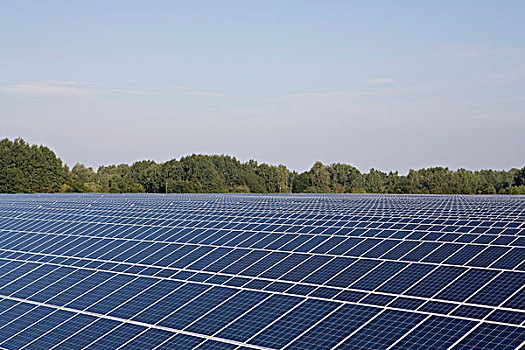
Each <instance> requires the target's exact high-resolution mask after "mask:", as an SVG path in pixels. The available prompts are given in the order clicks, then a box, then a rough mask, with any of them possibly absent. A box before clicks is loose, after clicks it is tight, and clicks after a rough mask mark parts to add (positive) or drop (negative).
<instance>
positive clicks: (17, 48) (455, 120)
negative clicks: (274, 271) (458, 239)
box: [0, 0, 525, 173]
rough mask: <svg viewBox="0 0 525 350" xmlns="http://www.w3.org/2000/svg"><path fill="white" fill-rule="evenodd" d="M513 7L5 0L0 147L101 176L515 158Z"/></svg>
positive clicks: (522, 118) (521, 80)
mask: <svg viewBox="0 0 525 350" xmlns="http://www.w3.org/2000/svg"><path fill="white" fill-rule="evenodd" d="M524 18H525V1H521V0H517V1H504V0H503V1H492V0H491V1H483V0H475V1H474V0H473V1H467V0H461V1H458V0H454V1H444V0H442V1H419V0H418V1H359V2H358V1H287V0H279V1H271V0H265V1H241V0H239V1H199V0H194V1H193V0H192V1H174V0H170V1H155V0H151V1H130V0H126V1H116V0H115V1H107V0H104V1H53V0H49V1H27V0H22V1H3V2H1V3H0V67H1V70H0V72H1V74H0V138H4V137H8V138H11V139H13V138H16V137H22V138H24V139H25V140H26V141H28V142H30V143H36V144H44V145H46V146H48V147H50V148H51V149H53V150H54V151H55V152H56V153H57V155H58V156H59V157H61V159H62V160H63V161H64V162H65V163H67V164H69V165H70V166H72V165H74V164H75V163H77V162H80V163H83V164H86V165H88V166H93V167H95V168H96V167H97V166H98V165H107V164H115V163H132V162H134V161H137V160H144V159H152V160H155V161H166V160H169V159H173V158H179V157H181V156H184V155H189V154H193V153H205V154H229V155H232V156H235V157H237V158H238V159H240V160H242V161H246V160H248V159H256V160H257V161H259V162H266V163H270V164H285V165H286V166H288V167H289V168H291V169H294V170H298V171H303V170H306V169H309V168H310V167H311V166H312V165H313V164H314V162H315V161H322V162H323V163H333V162H343V163H348V164H352V165H354V166H356V167H357V168H359V169H360V170H362V171H367V170H368V169H370V168H375V169H380V170H384V171H390V170H397V171H400V172H401V173H406V172H407V171H408V169H419V168H422V167H430V166H446V167H449V168H451V169H457V168H467V169H482V168H483V169H486V168H492V169H509V168H512V167H523V166H524V165H525V35H524V33H525V21H524V20H523V19H524Z"/></svg>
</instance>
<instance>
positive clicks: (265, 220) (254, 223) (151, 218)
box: [1, 208, 525, 235]
mask: <svg viewBox="0 0 525 350" xmlns="http://www.w3.org/2000/svg"><path fill="white" fill-rule="evenodd" d="M50 211H52V210H49V209H47V208H46V210H45V212H43V211H41V210H38V211H32V212H29V213H27V212H23V211H20V212H18V211H14V210H13V209H12V208H10V210H4V211H3V212H1V213H2V214H3V215H4V217H9V216H13V214H17V215H16V216H17V217H18V218H24V217H28V218H31V219H45V220H69V221H84V222H100V221H102V222H108V223H109V222H117V223H127V224H134V225H154V226H170V227H172V226H179V227H187V226H189V227H219V226H217V225H220V227H221V228H227V229H250V230H252V229H253V230H259V231H261V230H262V231H279V232H295V231H290V230H294V229H296V228H299V229H301V231H300V232H302V233H308V232H312V233H321V232H323V229H325V230H326V229H330V230H336V231H337V230H338V231H337V232H340V233H341V234H344V233H346V232H350V229H352V228H353V229H394V230H419V231H434V232H461V233H491V234H510V235H514V234H519V233H520V232H522V230H523V229H524V228H525V226H524V225H525V224H523V223H522V222H520V221H497V220H473V219H468V220H467V219H453V220H451V219H443V218H440V217H437V218H433V219H429V218H421V217H414V218H410V217H407V215H406V213H405V215H404V216H403V217H381V216H378V217H367V216H342V215H312V214H310V215H306V214H304V215H294V214H289V215H276V214H272V215H258V216H253V215H247V214H246V212H245V213H244V215H242V216H241V215H239V216H232V215H220V214H215V215H189V214H178V215H173V214H172V213H170V212H168V213H166V212H161V213H158V214H157V215H158V216H160V217H156V216H157V215H152V213H151V210H149V211H148V212H144V213H137V212H136V211H135V212H132V213H121V212H113V211H109V212H107V213H105V215H102V213H99V212H91V211H88V210H85V209H84V210H77V211H73V212H72V211H70V210H69V211H67V212H64V211H60V213H50ZM122 214H125V215H122ZM282 216H285V217H282ZM116 220H118V221H116ZM313 230H315V231H313ZM330 233H331V232H330Z"/></svg>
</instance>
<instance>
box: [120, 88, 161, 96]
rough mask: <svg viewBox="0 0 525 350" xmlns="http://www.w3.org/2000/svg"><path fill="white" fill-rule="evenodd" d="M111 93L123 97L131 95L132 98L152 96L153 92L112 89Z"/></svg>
mask: <svg viewBox="0 0 525 350" xmlns="http://www.w3.org/2000/svg"><path fill="white" fill-rule="evenodd" d="M111 91H113V92H117V93H120V94H123V95H132V96H153V95H155V94H154V93H153V92H149V91H143V90H132V89H113V90H111Z"/></svg>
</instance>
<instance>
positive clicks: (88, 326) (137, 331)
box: [0, 194, 525, 349]
mask: <svg viewBox="0 0 525 350" xmlns="http://www.w3.org/2000/svg"><path fill="white" fill-rule="evenodd" d="M523 345H525V197H524V196H464V195H454V196H446V195H439V196H428V195H357V194H354V195H351V194H348V195H336V194H332V195H316V194H312V195H306V194H305V195H252V194H194V195H189V194H182V195H178V194H172V195H154V194H126V195H121V194H115V195H110V194H83V195H74V194H71V195H69V194H53V195H46V194H35V195H0V348H5V349H22V348H24V349H375V348H377V349H449V348H450V349H516V348H519V347H522V346H523Z"/></svg>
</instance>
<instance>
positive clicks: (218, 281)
mask: <svg viewBox="0 0 525 350" xmlns="http://www.w3.org/2000/svg"><path fill="white" fill-rule="evenodd" d="M29 255H30V254H16V253H7V254H6V253H2V254H0V257H2V258H9V259H16V260H20V261H15V262H12V263H11V264H9V265H6V266H5V268H4V270H5V269H7V268H15V269H17V270H16V271H12V272H6V275H5V276H3V277H2V279H1V281H3V283H13V281H15V280H16V283H15V284H13V285H12V286H11V287H9V288H13V286H22V285H23V284H24V283H31V282H32V278H34V277H37V276H39V274H40V273H42V272H43V271H44V270H39V269H36V268H37V266H40V265H23V264H22V263H23V262H25V261H38V262H40V263H42V262H44V263H46V264H53V266H54V269H55V270H54V272H53V273H52V274H50V275H49V276H46V279H44V280H47V279H49V281H54V278H56V279H58V280H59V281H60V283H61V285H60V288H63V289H67V288H69V287H70V285H69V284H68V283H69V282H67V281H68V279H66V280H64V281H62V280H61V278H62V277H63V275H62V274H57V273H58V272H59V271H69V272H67V273H65V275H67V274H68V273H71V272H72V270H67V269H65V270H64V268H67V267H68V266H69V267H82V268H83V269H87V270H88V271H91V272H93V271H107V272H112V273H115V272H116V273H125V274H131V275H134V276H155V277H157V278H159V277H160V278H165V279H166V278H169V279H173V280H178V281H184V280H187V281H193V282H199V283H202V282H205V283H206V284H213V285H225V286H231V287H242V288H243V289H255V290H263V291H268V292H277V293H282V294H289V295H303V296H308V297H314V298H322V299H332V300H338V301H345V302H359V303H362V304H367V305H378V306H388V307H389V308H396V309H406V310H417V311H421V312H429V313H436V314H444V315H447V314H450V315H454V316H458V317H466V318H480V317H487V318H488V320H491V321H495V322H501V323H508V324H517V325H520V324H522V323H523V322H524V321H525V313H524V312H520V311H517V310H516V311H511V310H506V309H494V308H491V307H482V306H475V305H469V304H464V303H462V302H460V301H458V300H457V299H463V301H464V300H466V299H468V297H469V295H468V293H469V292H470V293H473V291H475V290H476V289H475V288H476V287H478V288H479V287H480V286H481V285H482V284H487V282H488V281H489V280H490V277H489V278H487V277H483V278H482V280H481V281H478V280H477V279H476V278H477V277H479V276H480V275H481V272H480V271H477V272H467V273H466V274H465V276H463V278H464V279H463V280H462V282H461V283H459V282H458V283H457V284H455V286H454V287H451V288H448V289H446V292H443V293H440V294H439V296H440V297H443V298H447V297H448V298H450V299H451V300H450V301H446V302H444V301H436V300H427V299H425V298H423V297H419V298H418V297H413V296H410V295H405V296H397V295H396V294H392V293H390V292H389V291H393V292H402V291H403V289H402V286H403V285H404V284H406V283H413V284H414V285H415V284H416V283H417V282H418V280H422V279H423V277H425V273H426V274H427V275H429V277H428V278H429V279H426V280H425V282H422V283H421V284H418V287H417V288H418V289H419V290H420V291H421V292H425V293H428V292H429V291H430V290H429V289H428V288H427V289H425V288H424V287H425V286H428V285H429V284H431V283H432V282H433V281H435V279H436V278H440V274H442V273H443V272H445V271H443V270H440V271H439V273H436V274H434V275H432V277H430V273H429V271H426V270H425V271H421V270H419V271H413V270H412V271H410V270H407V271H405V273H404V274H400V275H399V276H398V277H401V278H404V279H405V280H404V281H403V282H402V283H397V282H395V281H390V282H389V283H388V284H387V286H386V287H385V288H386V290H387V292H382V291H377V290H376V291H375V292H372V291H365V290H360V291H358V290H348V289H343V288H336V287H326V286H315V285H312V284H304V283H303V284H301V283H290V282H284V281H281V280H271V279H254V278H247V277H240V276H236V275H233V276H232V275H228V274H213V273H206V272H191V271H187V270H185V271H180V270H167V269H159V268H152V267H147V266H141V265H136V264H126V263H121V264H117V263H109V262H101V261H93V260H88V259H76V258H63V257H57V258H54V257H50V256H40V255H32V256H29ZM21 266H24V268H23V269H22V270H18V269H19V268H20V267H21ZM59 267H60V268H61V269H62V270H60V269H58V268H59ZM31 268H33V270H31ZM26 269H29V271H32V272H31V273H28V272H27V271H26ZM387 271H388V269H387V266H386V265H380V266H379V267H378V269H376V270H375V272H373V273H371V274H369V276H367V277H366V278H361V280H360V282H361V283H362V284H365V281H366V284H367V285H377V284H381V283H382V282H384V280H385V276H384V275H382V274H384V273H385V272H387ZM21 272H22V273H28V275H27V276H25V275H24V276H23V278H20V277H22V276H20V273H21ZM409 272H410V273H413V272H418V273H419V274H418V275H416V276H408V273H409ZM508 277H509V276H505V278H501V279H494V278H493V283H491V285H490V286H489V287H487V289H486V290H485V291H484V292H485V298H490V300H491V301H492V302H500V304H501V303H502V300H503V301H504V300H505V298H507V299H509V293H505V294H504V295H503V296H498V297H497V300H496V299H494V298H495V297H494V296H493V295H491V293H493V292H494V291H495V290H496V291H498V290H501V289H505V287H504V285H505V283H507V282H508V280H509V278H508ZM386 279H388V277H386ZM69 281H70V280H69ZM76 281H77V280H76V279H73V280H72V282H73V283H77V282H76ZM70 282H71V281H70ZM469 282H471V283H472V284H473V285H470V284H469ZM511 282H512V286H511V288H514V287H515V285H516V284H518V283H520V280H519V279H518V280H516V279H513V280H511ZM64 283H65V284H64ZM439 286H441V288H442V289H444V287H443V285H441V284H440V285H439ZM462 287H464V288H466V291H464V290H462ZM376 289H377V288H376ZM458 290H460V291H461V295H460V296H459V297H458V296H456V295H455V294H454V293H456V292H457V291H458ZM433 292H434V294H438V293H437V292H436V288H435V289H434V290H433ZM522 299H523V297H522V296H521V297H516V298H514V299H513V301H512V303H510V302H509V305H510V306H512V307H522V303H523V301H522ZM507 306H508V305H507Z"/></svg>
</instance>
